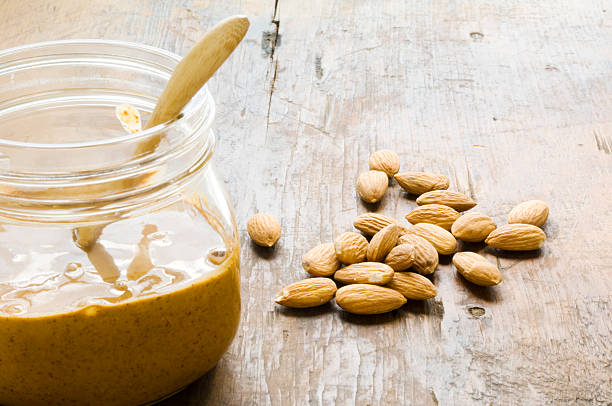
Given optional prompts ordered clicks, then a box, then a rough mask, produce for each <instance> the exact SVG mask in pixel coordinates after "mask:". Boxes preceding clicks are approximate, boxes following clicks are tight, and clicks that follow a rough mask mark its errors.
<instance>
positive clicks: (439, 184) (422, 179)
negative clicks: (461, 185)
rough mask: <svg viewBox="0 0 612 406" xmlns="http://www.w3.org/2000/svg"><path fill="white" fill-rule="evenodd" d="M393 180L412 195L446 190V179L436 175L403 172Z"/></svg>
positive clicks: (447, 183)
mask: <svg viewBox="0 0 612 406" xmlns="http://www.w3.org/2000/svg"><path fill="white" fill-rule="evenodd" d="M395 180H396V181H397V183H399V185H400V186H401V187H402V188H404V190H405V191H406V192H408V193H410V194H412V195H421V194H423V193H425V192H429V191H432V190H440V189H448V185H449V182H448V178H447V177H446V176H444V175H439V174H437V173H427V172H403V173H398V174H396V175H395Z"/></svg>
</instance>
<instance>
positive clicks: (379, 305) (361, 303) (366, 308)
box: [336, 284, 406, 314]
mask: <svg viewBox="0 0 612 406" xmlns="http://www.w3.org/2000/svg"><path fill="white" fill-rule="evenodd" d="M336 303H337V304H338V306H340V307H341V308H342V309H343V310H345V311H347V312H349V313H353V314H382V313H387V312H390V311H393V310H396V309H399V308H400V307H402V306H403V305H404V303H406V298H405V297H404V295H402V294H401V293H399V292H398V291H395V290H393V289H389V288H386V287H383V286H378V285H369V284H355V285H347V286H343V287H341V288H340V289H338V291H337V292H336Z"/></svg>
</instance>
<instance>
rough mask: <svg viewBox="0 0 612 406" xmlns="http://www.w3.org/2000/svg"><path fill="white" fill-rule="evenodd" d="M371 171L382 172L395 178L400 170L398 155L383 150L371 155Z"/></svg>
mask: <svg viewBox="0 0 612 406" xmlns="http://www.w3.org/2000/svg"><path fill="white" fill-rule="evenodd" d="M369 164H370V169H372V170H375V171H382V172H384V173H386V174H387V176H389V177H393V175H395V174H396V173H397V172H398V171H399V168H400V160H399V157H398V156H397V154H396V153H395V152H393V151H391V150H388V149H382V150H380V151H376V152H374V153H373V154H372V155H370V162H369Z"/></svg>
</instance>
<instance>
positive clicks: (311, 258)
mask: <svg viewBox="0 0 612 406" xmlns="http://www.w3.org/2000/svg"><path fill="white" fill-rule="evenodd" d="M302 267H303V268H304V270H306V272H308V273H309V274H311V275H312V276H331V275H333V274H334V272H336V271H337V270H338V268H340V261H338V258H337V257H336V251H335V249H334V244H333V243H331V242H330V243H326V244H320V245H317V246H316V247H314V248H312V249H311V250H310V251H308V252H307V253H306V254H304V256H303V257H302Z"/></svg>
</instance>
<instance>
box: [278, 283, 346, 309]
mask: <svg viewBox="0 0 612 406" xmlns="http://www.w3.org/2000/svg"><path fill="white" fill-rule="evenodd" d="M336 290H337V288H336V284H335V283H334V281H332V280H331V279H329V278H310V279H304V280H301V281H299V282H295V283H292V284H291V285H289V286H285V287H284V288H282V289H281V290H280V291H279V292H278V294H277V295H276V297H275V298H274V301H275V302H276V303H278V304H281V305H283V306H287V307H295V308H299V309H301V308H305V307H315V306H321V305H322V304H325V303H327V302H329V301H330V300H331V299H332V298H333V297H334V294H336Z"/></svg>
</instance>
